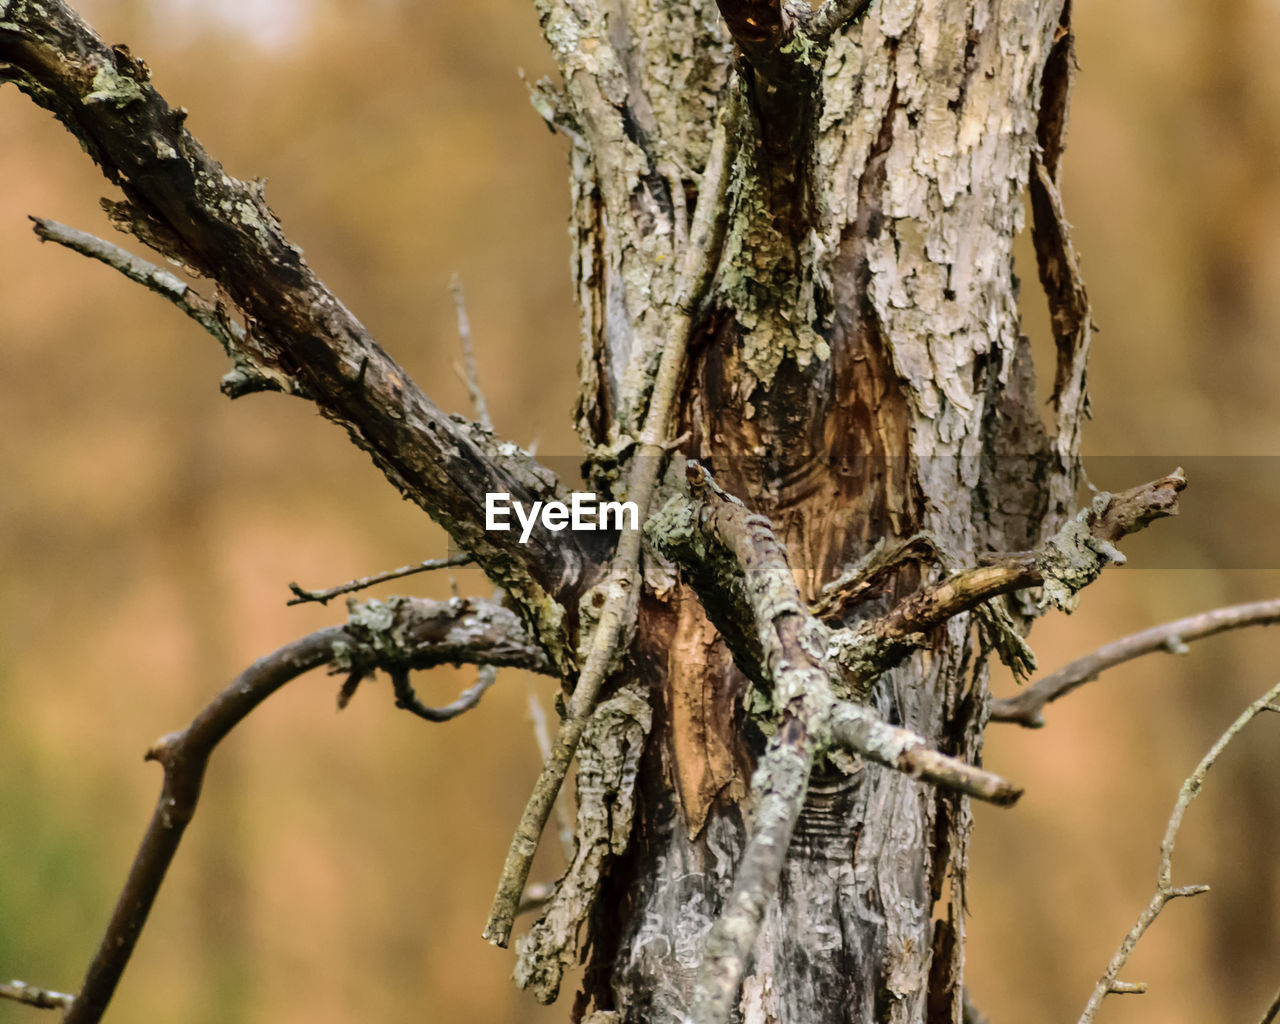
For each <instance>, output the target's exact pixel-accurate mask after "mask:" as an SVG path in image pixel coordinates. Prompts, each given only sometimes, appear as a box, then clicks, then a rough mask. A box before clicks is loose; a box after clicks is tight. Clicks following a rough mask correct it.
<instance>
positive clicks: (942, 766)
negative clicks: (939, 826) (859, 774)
mask: <svg viewBox="0 0 1280 1024" xmlns="http://www.w3.org/2000/svg"><path fill="white" fill-rule="evenodd" d="M831 732H832V739H833V740H834V741H835V742H836V743H837V744H839V745H840V746H843V747H847V748H848V749H850V750H852V751H855V752H856V753H859V754H862V755H863V756H864V757H866V758H868V759H870V760H872V761H876V762H879V763H880V764H883V765H885V766H886V767H889V768H894V769H896V770H898V771H900V772H906V773H907V774H908V775H913V776H915V777H916V778H920V779H924V780H926V781H927V782H931V783H933V784H934V785H935V786H941V787H942V788H944V789H950V790H954V791H955V792H957V793H965V794H967V795H968V796H971V797H975V798H977V799H979V800H985V801H986V802H987V803H992V804H995V805H996V806H998V807H1010V806H1012V805H1013V804H1014V803H1016V802H1017V800H1018V798H1019V797H1020V796H1022V788H1021V787H1020V786H1015V785H1014V784H1013V783H1011V782H1006V781H1005V780H1004V779H1002V778H1001V777H1000V776H999V775H995V774H993V773H992V772H987V771H983V770H982V769H981V768H975V767H974V766H973V765H971V764H966V763H965V762H964V761H961V760H958V759H957V758H954V757H950V756H948V755H947V754H943V753H940V752H939V751H937V750H934V749H932V748H931V747H930V746H929V745H928V744H927V743H926V742H925V740H924V738H923V737H922V736H919V735H917V734H916V733H913V732H912V731H911V730H910V729H903V728H900V727H898V726H894V725H890V724H889V723H888V722H885V721H883V720H882V719H881V718H879V717H878V716H877V715H876V714H875V713H874V712H872V711H871V710H870V709H869V708H867V707H865V706H863V705H861V704H852V703H848V702H840V703H839V704H837V705H836V706H835V709H834V711H833V713H832V722H831Z"/></svg>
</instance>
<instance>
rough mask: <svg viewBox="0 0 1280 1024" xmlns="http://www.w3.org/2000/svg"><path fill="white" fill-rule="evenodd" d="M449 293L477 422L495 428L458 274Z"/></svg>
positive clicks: (464, 370) (486, 427)
mask: <svg viewBox="0 0 1280 1024" xmlns="http://www.w3.org/2000/svg"><path fill="white" fill-rule="evenodd" d="M449 294H450V295H452V296H453V308H454V310H455V311H456V312H457V314H458V341H459V343H460V344H461V345H462V380H463V383H465V384H466V385H467V392H468V393H469V394H470V395H471V405H472V407H473V408H474V409H475V411H476V422H477V423H479V424H480V426H482V427H484V429H485V430H492V429H493V420H491V419H490V418H489V403H488V402H486V401H485V399H484V392H483V391H482V390H481V389H480V371H479V370H478V369H477V368H476V352H475V349H474V348H473V347H472V345H471V318H470V317H468V316H467V299H466V296H465V295H464V294H463V292H462V278H461V277H459V276H458V275H457V274H454V275H453V278H452V279H451V280H450V281H449Z"/></svg>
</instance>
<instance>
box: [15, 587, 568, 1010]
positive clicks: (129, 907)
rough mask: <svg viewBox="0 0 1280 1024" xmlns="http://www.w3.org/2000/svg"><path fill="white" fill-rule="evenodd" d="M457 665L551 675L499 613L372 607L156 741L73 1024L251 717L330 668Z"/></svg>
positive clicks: (111, 978) (250, 675)
mask: <svg viewBox="0 0 1280 1024" xmlns="http://www.w3.org/2000/svg"><path fill="white" fill-rule="evenodd" d="M460 661H471V662H476V663H483V664H503V665H512V666H518V667H522V668H527V669H531V670H533V671H540V672H546V671H549V669H550V666H549V664H548V662H547V659H546V656H545V654H544V653H543V652H542V650H541V649H540V648H539V647H538V646H537V645H536V644H534V643H533V641H532V640H531V639H530V638H529V637H528V636H527V635H526V634H525V633H524V631H523V629H522V628H521V626H520V623H519V620H518V619H517V618H516V616H515V615H514V613H512V612H510V611H508V610H507V609H505V608H502V607H500V606H497V605H491V604H489V603H488V602H483V601H472V600H461V599H454V600H452V601H427V600H423V599H399V600H394V601H391V602H387V603H382V602H370V603H369V604H367V605H363V606H356V607H355V608H353V610H352V615H351V619H350V621H349V622H348V623H347V624H346V625H345V626H331V627H328V628H326V629H322V630H319V631H318V632H315V633H312V634H311V635H310V636H307V637H303V638H302V639H301V640H296V641H294V642H293V643H291V644H288V645H286V646H285V647H282V648H280V649H279V650H278V651H276V652H275V653H273V654H269V655H267V656H266V657H265V658H261V659H259V660H258V661H256V662H254V664H253V665H251V666H249V668H247V669H245V671H244V672H243V673H241V674H240V676H239V677H238V678H236V680H235V681H234V682H233V683H232V684H231V685H230V686H228V687H227V688H226V689H225V690H223V691H222V693H220V694H219V695H218V696H217V697H215V698H214V699H213V701H212V702H210V704H209V705H208V707H206V708H205V709H204V710H203V711H202V712H200V714H199V715H197V716H196V717H195V719H194V720H193V721H192V722H191V724H190V725H188V726H187V728H185V729H183V730H182V731H180V732H176V733H171V734H169V735H168V736H165V737H163V738H162V739H160V740H159V741H157V742H156V743H155V745H154V746H152V748H151V749H150V750H149V751H148V752H147V760H150V761H158V762H159V763H160V764H161V765H162V766H163V768H164V785H163V787H162V789H161V792H160V799H159V801H158V802H157V803H156V808H155V812H154V813H153V815H152V817H151V822H150V824H149V825H148V826H147V830H146V833H145V834H144V836H143V839H142V843H141V844H140V846H139V848H138V853H137V856H136V857H135V858H134V861H133V865H132V867H131V868H130V869H129V875H128V878H127V879H126V881H125V884H124V888H123V889H122V890H121V893H120V897H119V899H118V900H117V902H116V907H115V910H114V911H113V913H112V915H111V920H110V922H109V923H108V925H107V929H106V932H105V934H104V935H103V938H102V941H101V943H100V944H99V946H98V950H97V952H96V953H95V955H94V958H93V960H92V962H91V963H90V965H89V969H88V972H87V973H86V975H85V979H84V982H83V984H82V985H81V988H80V991H79V993H78V994H77V995H76V996H75V997H74V999H70V1000H69V1002H70V1008H69V1009H68V1010H67V1014H66V1018H65V1019H66V1021H67V1022H68V1024H95V1022H97V1021H98V1020H100V1019H101V1017H102V1015H103V1013H104V1012H105V1011H106V1009H107V1005H108V1003H109V1002H110V1000H111V997H112V995H113V993H114V992H115V989H116V985H117V984H118V982H119V980H120V976H121V975H122V974H123V972H124V969H125V967H126V966H127V964H128V962H129V959H130V957H131V956H132V955H133V949H134V946H135V944H136V943H137V940H138V936H139V935H140V934H141V932H142V929H143V926H144V925H145V924H146V921H147V917H148V915H149V913H150V911H151V907H152V905H153V903H154V902H155V898H156V894H157V893H158V892H159V889H160V885H161V883H162V882H163V881H164V877H165V874H166V872H167V871H168V869H169V865H170V864H171V863H172V861H173V858H174V855H175V854H176V853H177V850H178V845H179V843H180V842H181V840H182V835H183V832H184V831H185V830H186V827H187V824H188V823H189V822H190V821H191V818H192V816H193V815H194V814H195V811H196V805H197V803H198V801H199V798H200V789H201V785H202V783H203V780H204V774H205V770H206V768H207V767H208V764H209V759H210V757H211V756H212V754H213V751H214V749H215V748H216V747H217V745H218V744H219V743H220V742H221V741H222V740H223V739H224V738H225V737H226V736H227V734H228V733H229V732H231V730H232V729H234V728H235V727H236V726H237V725H239V724H240V722H242V721H243V720H244V719H245V717H247V716H248V715H249V713H250V712H252V711H253V709H254V708H256V707H257V706H258V705H259V704H261V703H262V702H263V701H264V700H266V699H267V697H269V696H270V695H271V694H273V693H275V692H276V690H278V689H280V687H282V686H283V685H284V684H285V683H288V682H289V681H290V680H292V679H295V678H297V677H298V676H300V675H302V674H304V673H305V672H308V671H310V670H311V669H313V668H316V667H318V666H320V665H325V664H332V665H334V666H335V667H337V668H340V669H346V670H349V671H351V672H352V674H353V676H355V677H357V678H358V676H359V675H362V674H365V673H368V672H371V671H373V670H374V669H376V668H384V669H387V670H388V671H391V672H393V673H404V672H407V671H408V669H409V668H410V667H415V668H427V667H430V666H432V665H438V664H441V663H445V662H460ZM473 703H474V702H473ZM448 717H452V716H448ZM442 720H443V719H442ZM42 991H43V990H38V989H34V988H32V987H30V986H25V987H21V988H18V989H14V992H15V993H17V994H16V995H11V996H10V998H20V997H21V994H22V993H23V992H25V993H26V997H25V998H22V1001H24V1002H29V1003H32V1005H62V1004H58V1003H56V1000H57V999H59V998H63V997H60V996H58V994H56V993H53V994H49V993H46V994H45V995H47V996H48V999H47V1000H45V1001H44V1002H38V1001H37V1002H32V1000H33V999H37V998H43V997H41V996H40V995H39V994H40V993H41V992H42ZM50 1000H53V1001H50Z"/></svg>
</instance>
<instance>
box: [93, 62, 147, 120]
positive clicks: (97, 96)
mask: <svg viewBox="0 0 1280 1024" xmlns="http://www.w3.org/2000/svg"><path fill="white" fill-rule="evenodd" d="M92 88H93V91H92V92H90V93H88V94H87V95H86V96H85V98H84V103H85V104H86V105H88V104H93V103H110V104H112V105H113V106H115V107H116V108H117V109H119V108H121V107H127V106H128V105H129V104H130V103H136V102H137V101H139V100H141V99H142V89H141V88H140V87H139V86H138V83H137V82H135V81H134V80H133V79H132V78H130V77H129V76H128V75H122V74H120V72H119V71H117V70H116V69H115V68H114V67H112V66H111V65H110V64H105V63H104V64H103V65H102V66H101V67H99V68H98V73H97V74H95V75H94V76H93V86H92Z"/></svg>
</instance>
